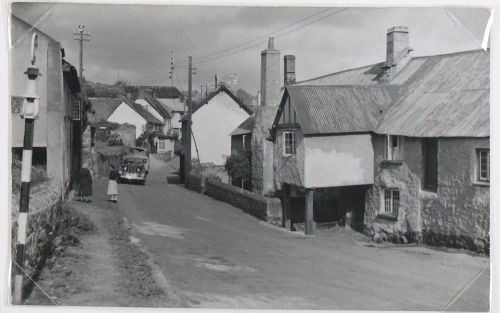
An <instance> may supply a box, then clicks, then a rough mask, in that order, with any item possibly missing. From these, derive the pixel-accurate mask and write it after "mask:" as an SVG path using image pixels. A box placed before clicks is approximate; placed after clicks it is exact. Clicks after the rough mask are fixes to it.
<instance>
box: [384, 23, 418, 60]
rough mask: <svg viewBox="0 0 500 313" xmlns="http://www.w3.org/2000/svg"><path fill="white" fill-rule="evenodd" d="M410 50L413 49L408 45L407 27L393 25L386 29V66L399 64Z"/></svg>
mask: <svg viewBox="0 0 500 313" xmlns="http://www.w3.org/2000/svg"><path fill="white" fill-rule="evenodd" d="M411 51H413V49H411V48H410V45H409V37H408V27H406V26H395V27H391V28H389V29H388V30H387V58H386V66H387V67H393V66H398V65H400V63H401V61H403V60H404V59H406V58H407V57H408V56H409V54H410V52H411Z"/></svg>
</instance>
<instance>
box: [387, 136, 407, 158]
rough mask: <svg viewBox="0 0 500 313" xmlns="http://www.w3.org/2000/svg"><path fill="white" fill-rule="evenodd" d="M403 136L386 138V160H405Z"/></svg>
mask: <svg viewBox="0 0 500 313" xmlns="http://www.w3.org/2000/svg"><path fill="white" fill-rule="evenodd" d="M403 143H404V141H403V136H395V135H386V136H385V159H386V160H389V161H401V160H403Z"/></svg>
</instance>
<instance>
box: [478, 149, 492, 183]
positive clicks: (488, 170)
mask: <svg viewBox="0 0 500 313" xmlns="http://www.w3.org/2000/svg"><path fill="white" fill-rule="evenodd" d="M483 152H485V153H487V155H486V157H487V160H486V177H482V171H483V170H482V166H481V165H482V162H481V153H483ZM490 175H491V166H490V149H488V148H477V149H476V180H477V182H479V183H483V184H489V183H490Z"/></svg>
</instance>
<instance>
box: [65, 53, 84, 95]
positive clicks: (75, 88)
mask: <svg viewBox="0 0 500 313" xmlns="http://www.w3.org/2000/svg"><path fill="white" fill-rule="evenodd" d="M62 69H63V77H64V80H65V81H66V82H67V83H68V86H69V88H70V89H71V92H72V93H79V92H80V91H81V88H80V79H79V78H78V72H77V71H76V68H75V67H74V66H73V65H71V64H70V63H69V62H68V61H66V60H64V59H63V60H62Z"/></svg>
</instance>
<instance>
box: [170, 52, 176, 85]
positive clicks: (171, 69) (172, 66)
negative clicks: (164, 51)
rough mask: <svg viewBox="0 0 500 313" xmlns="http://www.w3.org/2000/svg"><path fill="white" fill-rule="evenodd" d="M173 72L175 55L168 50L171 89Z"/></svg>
mask: <svg viewBox="0 0 500 313" xmlns="http://www.w3.org/2000/svg"><path fill="white" fill-rule="evenodd" d="M174 71H175V55H174V50H170V72H169V74H170V76H169V77H170V80H171V81H172V87H174Z"/></svg>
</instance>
